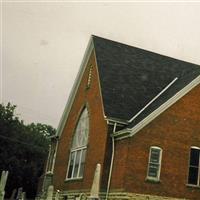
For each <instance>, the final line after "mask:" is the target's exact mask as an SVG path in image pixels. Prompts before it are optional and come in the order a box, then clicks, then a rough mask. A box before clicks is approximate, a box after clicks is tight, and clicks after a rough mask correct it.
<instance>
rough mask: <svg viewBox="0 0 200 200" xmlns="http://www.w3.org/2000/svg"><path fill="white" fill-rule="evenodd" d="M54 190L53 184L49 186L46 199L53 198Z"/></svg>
mask: <svg viewBox="0 0 200 200" xmlns="http://www.w3.org/2000/svg"><path fill="white" fill-rule="evenodd" d="M53 190H54V188H53V185H50V186H49V187H48V190H47V198H46V200H52V199H53Z"/></svg>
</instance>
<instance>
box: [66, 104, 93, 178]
mask: <svg viewBox="0 0 200 200" xmlns="http://www.w3.org/2000/svg"><path fill="white" fill-rule="evenodd" d="M88 134H89V118H88V110H87V108H84V110H83V111H82V113H81V116H80V118H79V121H78V123H77V126H76V129H75V133H74V136H73V140H72V145H71V151H70V157H69V162H68V171H67V179H76V178H82V177H83V170H84V165H85V156H86V150H87V143H88Z"/></svg>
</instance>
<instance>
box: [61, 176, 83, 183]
mask: <svg viewBox="0 0 200 200" xmlns="http://www.w3.org/2000/svg"><path fill="white" fill-rule="evenodd" d="M82 180H83V177H81V178H69V179H65V181H64V182H65V183H67V182H75V181H82Z"/></svg>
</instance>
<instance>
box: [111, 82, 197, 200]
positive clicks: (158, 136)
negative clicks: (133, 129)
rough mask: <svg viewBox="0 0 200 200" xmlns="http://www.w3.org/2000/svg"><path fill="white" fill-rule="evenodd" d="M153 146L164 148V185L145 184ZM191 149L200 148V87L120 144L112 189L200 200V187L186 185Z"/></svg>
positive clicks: (162, 181) (118, 143) (116, 155)
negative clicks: (192, 147)
mask: <svg viewBox="0 0 200 200" xmlns="http://www.w3.org/2000/svg"><path fill="white" fill-rule="evenodd" d="M150 146H159V147H161V148H162V149H163V156H162V168H161V176H160V180H161V182H160V183H150V182H147V181H145V179H146V175H147V165H148V157H149V149H150ZM191 146H198V147H200V85H198V86H197V87H195V88H194V89H193V90H192V91H190V92H189V93H188V94H187V95H185V96H184V97H183V98H181V99H180V100H179V101H178V102H176V103H175V104H174V105H173V106H171V107H170V108H168V109H167V110H166V111H165V112H163V113H162V114H161V115H160V116H158V117H157V118H156V119H154V120H153V121H152V122H151V123H150V124H148V125H147V126H146V127H145V128H143V129H142V130H141V131H139V132H138V133H137V134H136V135H135V136H133V137H132V138H129V139H125V140H121V141H116V153H115V161H114V169H113V179H112V185H111V188H112V189H121V188H123V189H124V190H125V191H127V192H135V193H144V194H145V193H146V194H154V195H163V196H169V197H182V198H189V199H200V188H191V187H188V186H186V184H187V176H188V163H189V154H190V147H191Z"/></svg>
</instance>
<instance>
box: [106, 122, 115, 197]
mask: <svg viewBox="0 0 200 200" xmlns="http://www.w3.org/2000/svg"><path fill="white" fill-rule="evenodd" d="M116 126H117V123H115V124H114V127H113V133H114V132H115V130H116ZM114 156H115V139H114V137H113V136H112V157H111V162H110V171H109V176H108V184H107V191H106V198H105V200H107V199H108V194H109V190H110V181H111V176H112V169H113V161H114Z"/></svg>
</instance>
